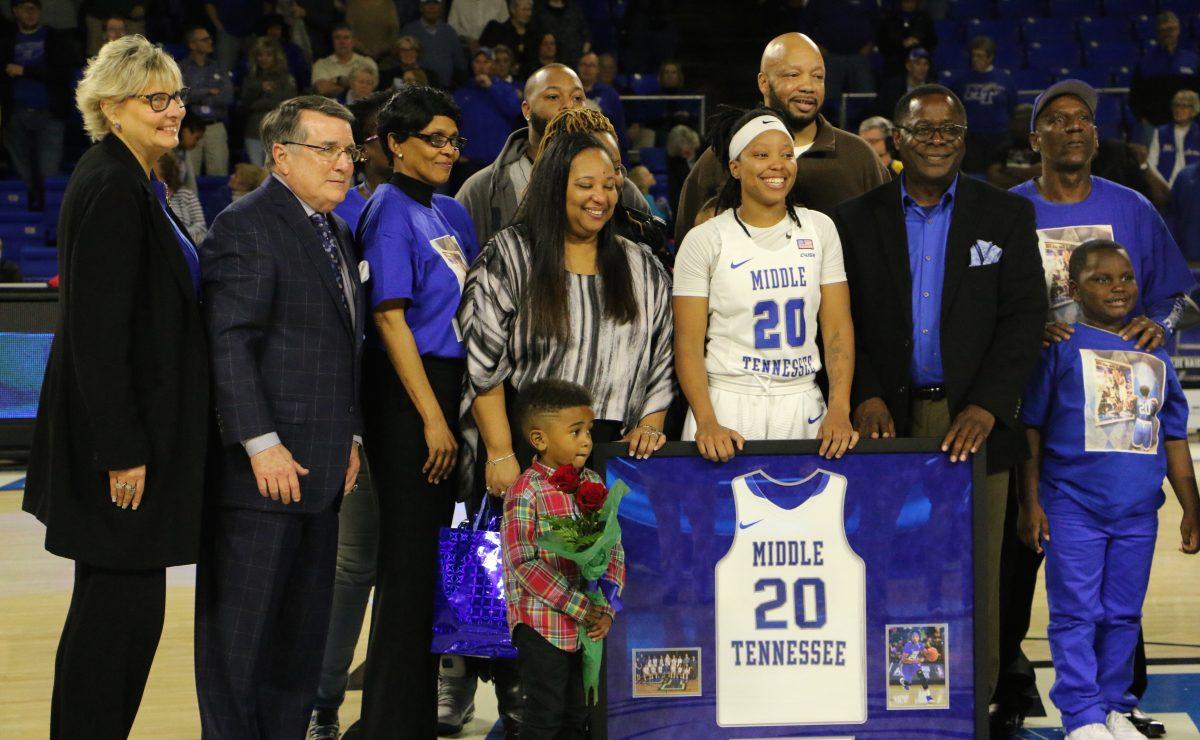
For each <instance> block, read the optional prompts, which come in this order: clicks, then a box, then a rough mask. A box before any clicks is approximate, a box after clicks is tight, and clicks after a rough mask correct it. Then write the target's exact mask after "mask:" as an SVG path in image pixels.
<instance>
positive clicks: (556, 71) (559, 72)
mask: <svg viewBox="0 0 1200 740" xmlns="http://www.w3.org/2000/svg"><path fill="white" fill-rule="evenodd" d="M572 81H574V82H575V83H578V82H579V75H577V74H575V70H573V69H571V68H570V67H568V66H567V65H565V64H559V63H558V62H554V63H553V64H547V65H546V66H545V67H542V68H541V69H539V70H537V71H536V72H534V73H533V74H531V75H529V79H528V80H526V81H525V91H524V92H525V99H526V100H529V99H530V98H532V97H534V96H536V95H537V94H538V93H539V92H541V91H542V90H543V89H544V88H546V87H549V86H558V87H564V86H567V87H569V86H570V84H571V82H572ZM580 87H582V85H580Z"/></svg>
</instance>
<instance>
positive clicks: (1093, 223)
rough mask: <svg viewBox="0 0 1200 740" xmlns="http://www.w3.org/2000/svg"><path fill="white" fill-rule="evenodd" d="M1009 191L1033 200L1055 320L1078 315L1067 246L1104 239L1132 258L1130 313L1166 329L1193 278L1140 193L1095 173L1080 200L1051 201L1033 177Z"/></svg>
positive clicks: (1188, 289)
mask: <svg viewBox="0 0 1200 740" xmlns="http://www.w3.org/2000/svg"><path fill="white" fill-rule="evenodd" d="M1011 192H1013V193H1016V194H1017V195H1020V196H1021V197H1023V198H1025V199H1027V200H1029V201H1030V202H1032V203H1033V210H1034V213H1035V215H1036V218H1037V234H1038V246H1039V247H1041V250H1042V265H1043V267H1044V268H1045V271H1046V283H1047V285H1046V289H1047V291H1048V293H1049V296H1050V311H1051V313H1052V314H1053V319H1054V320H1056V321H1062V322H1064V323H1067V324H1070V323H1072V322H1074V321H1076V320H1077V319H1078V307H1077V305H1076V304H1075V302H1074V301H1072V300H1071V299H1070V296H1069V294H1068V293H1067V282H1066V281H1067V274H1066V269H1067V265H1066V261H1067V260H1068V259H1069V258H1070V253H1071V250H1072V249H1073V248H1074V247H1075V246H1078V245H1079V244H1081V243H1083V242H1085V241H1087V240H1089V239H1097V238H1103V239H1112V240H1113V241H1115V242H1117V243H1118V244H1120V245H1122V246H1123V247H1125V249H1126V251H1127V252H1129V258H1130V260H1131V261H1132V262H1133V274H1134V277H1136V278H1137V283H1138V305H1137V306H1135V307H1134V310H1133V314H1132V315H1134V316H1137V315H1139V314H1144V315H1146V316H1149V317H1150V318H1152V319H1154V320H1155V321H1157V322H1158V323H1160V324H1162V325H1164V326H1165V327H1167V328H1168V329H1171V328H1173V327H1174V323H1175V320H1176V312H1177V310H1178V305H1177V304H1178V299H1179V296H1182V295H1187V294H1189V293H1191V292H1192V289H1193V288H1194V287H1195V284H1196V281H1195V280H1194V279H1193V278H1192V273H1191V271H1190V270H1189V269H1188V266H1187V262H1186V261H1185V260H1184V258H1183V254H1182V253H1180V251H1179V247H1178V246H1176V244H1175V240H1174V239H1173V238H1172V237H1171V232H1170V231H1169V230H1168V229H1167V225H1166V223H1165V222H1164V221H1163V219H1162V217H1161V216H1159V215H1158V211H1157V210H1155V208H1154V206H1152V205H1151V204H1150V201H1148V200H1146V198H1145V197H1144V196H1143V195H1141V194H1140V193H1138V192H1136V191H1133V190H1130V189H1129V188H1127V187H1124V186H1122V185H1118V184H1117V183H1115V182H1112V181H1111V180H1105V179H1104V178H1103V177H1094V176H1093V177H1092V192H1091V193H1089V194H1088V197H1087V198H1085V199H1083V200H1082V201H1080V202H1079V203H1051V202H1050V201H1048V200H1046V199H1045V198H1043V197H1042V196H1041V193H1039V192H1038V189H1037V183H1036V182H1035V181H1034V180H1028V181H1026V182H1023V183H1021V184H1020V185H1018V186H1016V187H1015V188H1013V189H1012V191H1011Z"/></svg>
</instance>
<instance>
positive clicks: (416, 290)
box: [358, 173, 479, 359]
mask: <svg viewBox="0 0 1200 740" xmlns="http://www.w3.org/2000/svg"><path fill="white" fill-rule="evenodd" d="M358 243H359V246H360V248H361V250H362V258H363V260H365V261H366V263H367V265H368V267H369V270H370V275H369V277H368V279H367V281H366V288H367V297H368V300H369V303H370V306H371V308H372V309H374V308H377V307H378V306H379V305H380V304H381V303H384V302H385V301H393V300H405V301H407V302H408V307H407V308H406V310H405V313H404V316H405V320H406V321H407V323H408V327H409V329H411V330H412V333H413V338H414V339H415V340H416V343H417V351H418V352H420V353H421V355H423V356H426V355H427V356H431V357H441V358H447V359H462V358H465V357H466V349H465V347H464V346H463V343H462V339H461V338H460V337H459V335H458V329H457V327H456V326H455V323H454V314H455V312H457V311H458V304H459V301H460V299H461V298H462V287H463V283H464V281H465V280H466V276H467V269H468V268H469V267H470V265H471V263H472V262H473V261H474V260H475V258H476V257H477V256H478V255H479V245H478V244H477V243H476V241H475V227H474V226H473V225H472V223H471V217H470V216H469V215H467V210H466V208H464V207H463V206H462V204H460V203H459V202H458V201H456V200H454V199H453V198H449V197H446V196H444V195H433V189H432V188H431V187H429V186H427V185H425V184H423V183H420V182H417V181H416V180H413V179H412V178H409V177H405V176H404V175H401V174H398V173H397V174H396V175H393V177H392V181H391V182H388V183H384V184H382V185H380V186H379V187H377V188H375V192H374V193H372V194H371V197H370V198H369V199H368V200H367V206H366V208H364V209H363V212H362V216H361V217H360V219H359V224H358ZM367 323H368V325H372V322H367ZM368 342H370V343H371V344H372V345H373V346H375V347H376V348H382V347H383V344H382V342H381V340H380V338H379V336H378V335H377V334H375V332H374V330H373V329H372V331H371V332H370V334H369V335H368Z"/></svg>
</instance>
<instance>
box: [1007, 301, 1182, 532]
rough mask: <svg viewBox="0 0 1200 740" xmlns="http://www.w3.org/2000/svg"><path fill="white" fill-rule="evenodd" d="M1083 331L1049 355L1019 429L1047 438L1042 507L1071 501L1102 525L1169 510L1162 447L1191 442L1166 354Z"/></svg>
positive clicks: (1036, 378) (1036, 374)
mask: <svg viewBox="0 0 1200 740" xmlns="http://www.w3.org/2000/svg"><path fill="white" fill-rule="evenodd" d="M1135 344H1136V340H1135V339H1121V337H1120V336H1119V335H1117V334H1113V333H1112V332H1108V331H1104V330H1103V329H1097V328H1095V327H1092V326H1089V325H1087V324H1084V323H1077V324H1075V332H1074V333H1073V334H1072V335H1071V338H1070V339H1067V340H1065V341H1062V342H1057V343H1055V344H1051V345H1050V346H1049V347H1048V348H1046V349H1044V350H1042V356H1041V360H1040V362H1039V363H1038V368H1037V370H1036V371H1035V372H1034V375H1033V379H1032V380H1031V382H1030V385H1029V388H1028V390H1027V392H1026V394H1025V399H1024V403H1023V404H1022V411H1021V421H1023V422H1024V423H1025V425H1026V426H1029V427H1035V428H1038V429H1040V430H1041V432H1042V460H1041V479H1040V485H1039V489H1038V493H1039V497H1040V498H1041V500H1042V505H1043V506H1045V505H1047V503H1048V502H1050V501H1053V500H1054V499H1055V498H1057V497H1066V498H1068V499H1071V500H1072V501H1073V502H1075V503H1076V504H1078V505H1080V506H1082V507H1084V508H1085V509H1088V510H1089V511H1092V512H1094V513H1096V514H1098V515H1100V516H1102V517H1103V518H1105V519H1117V518H1120V517H1124V516H1132V515H1136V514H1145V513H1148V512H1152V511H1155V510H1156V509H1158V507H1159V506H1162V503H1163V493H1162V482H1163V477H1164V476H1165V475H1166V472H1167V452H1166V445H1165V444H1164V442H1165V440H1168V439H1187V415H1188V405H1187V400H1186V399H1185V398H1184V395H1183V389H1182V388H1181V387H1180V385H1179V379H1178V377H1176V375H1175V369H1174V368H1173V367H1172V366H1171V358H1170V357H1169V356H1168V355H1167V353H1166V352H1164V351H1163V350H1162V349H1158V350H1155V351H1154V352H1153V353H1147V352H1139V351H1137V350H1136V349H1134V346H1135Z"/></svg>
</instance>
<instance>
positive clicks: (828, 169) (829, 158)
mask: <svg viewBox="0 0 1200 740" xmlns="http://www.w3.org/2000/svg"><path fill="white" fill-rule="evenodd" d="M758 89H759V92H761V93H762V96H763V104H764V105H766V106H767V107H769V108H774V109H775V110H777V111H779V112H780V113H781V114H782V115H783V117H784V122H785V123H787V125H788V128H789V129H791V131H792V136H793V139H794V142H795V146H796V155H797V156H796V169H797V173H796V184H795V185H794V186H793V187H794V188H795V190H796V193H797V195H799V199H800V203H801V204H802V205H804V206H806V207H808V208H812V209H813V210H816V211H820V212H822V213H824V214H826V215H828V216H832V215H833V209H834V207H835V206H837V205H838V204H839V203H841V202H842V201H845V200H849V199H850V198H853V197H855V196H858V195H862V194H863V193H865V192H867V191H868V190H871V189H872V188H874V187H876V186H878V185H882V184H883V183H885V182H887V181H888V180H889V179H890V178H889V177H888V176H887V173H886V172H884V169H883V166H882V165H880V164H879V158H878V157H876V156H875V152H873V151H872V150H871V147H870V145H868V144H867V143H866V142H865V141H863V140H862V139H860V138H859V137H857V136H855V135H854V134H851V133H848V132H846V131H843V130H841V129H840V128H837V127H836V126H834V125H833V124H831V123H830V122H829V121H827V120H825V117H824V116H822V115H821V114H820V110H821V105H822V104H824V102H825V62H824V60H823V59H822V58H821V51H820V49H818V48H817V45H816V44H815V43H813V41H812V39H810V38H809V37H807V36H805V35H804V34H801V33H794V32H793V33H785V34H782V35H780V36H776V37H775V38H774V39H772V40H771V42H770V43H769V44H767V48H766V49H764V50H763V55H762V63H761V65H760V67H759V73H758ZM725 177H726V175H725V170H724V168H722V167H721V163H720V162H718V161H717V158H716V156H715V155H714V154H713V151H712V149H711V148H710V149H707V150H705V152H704V153H703V154H701V155H700V158H699V159H698V160H696V165H695V166H694V167H693V168H692V171H691V172H690V173H689V174H688V176H687V179H686V180H685V181H684V183H683V191H682V192H681V193H680V196H679V209H678V213H677V214H676V217H675V243H676V244H682V243H683V237H684V235H685V234H687V233H688V231H689V230H690V229H691V228H692V227H693V226H695V224H696V217H697V216H698V215H699V214H700V212H701V211H702V210H704V207H705V206H706V205H707V204H708V201H709V200H710V199H711V198H713V197H715V196H716V194H717V192H718V191H719V190H720V189H721V185H723V184H724V182H725ZM709 215H711V214H709Z"/></svg>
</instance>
